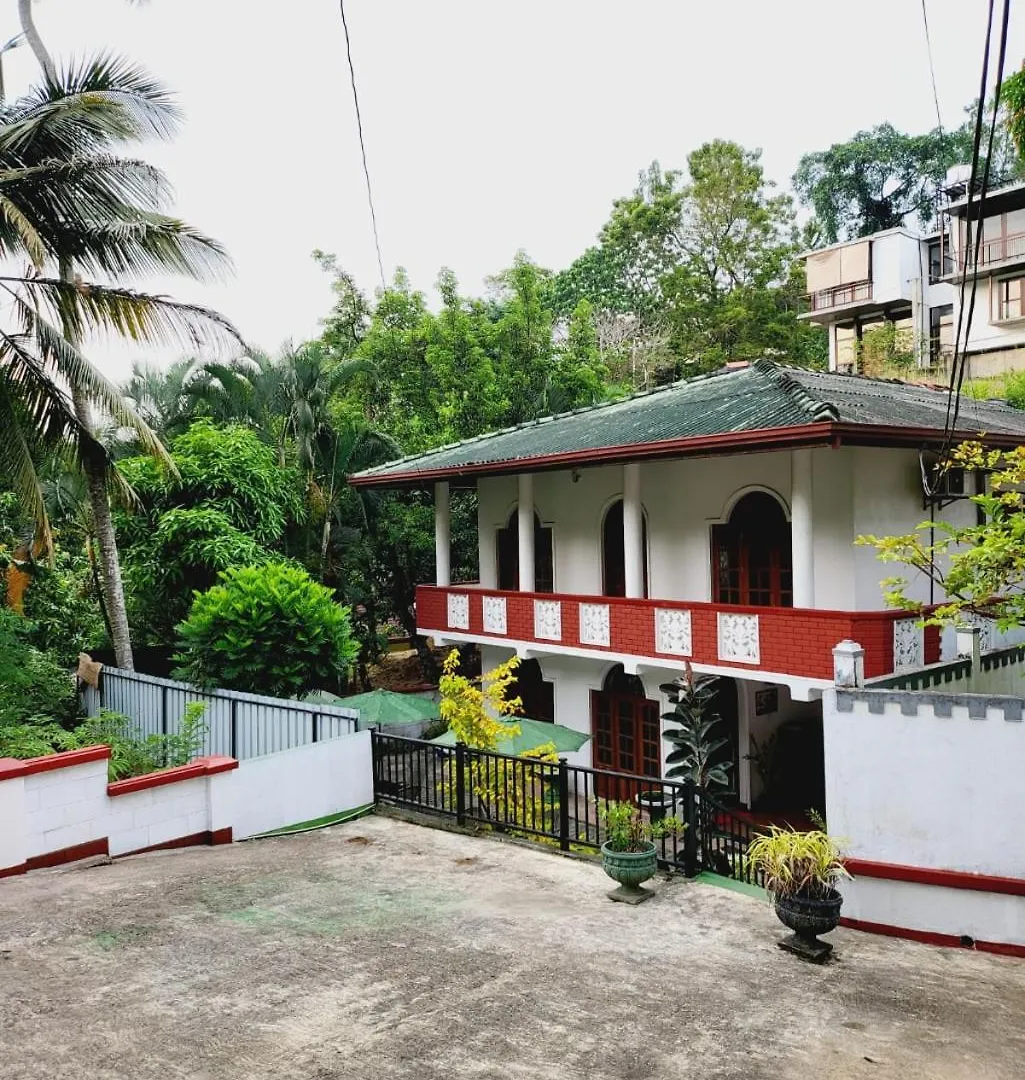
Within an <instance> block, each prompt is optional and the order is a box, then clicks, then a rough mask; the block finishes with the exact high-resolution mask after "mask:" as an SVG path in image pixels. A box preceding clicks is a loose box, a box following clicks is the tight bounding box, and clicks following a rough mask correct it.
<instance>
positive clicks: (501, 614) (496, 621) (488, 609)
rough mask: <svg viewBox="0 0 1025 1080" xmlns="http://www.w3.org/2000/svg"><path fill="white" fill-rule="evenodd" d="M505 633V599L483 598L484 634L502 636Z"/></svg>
mask: <svg viewBox="0 0 1025 1080" xmlns="http://www.w3.org/2000/svg"><path fill="white" fill-rule="evenodd" d="M505 632H506V617H505V597H504V596H485V597H484V633H485V634H504V633H505Z"/></svg>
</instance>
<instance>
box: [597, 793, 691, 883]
mask: <svg viewBox="0 0 1025 1080" xmlns="http://www.w3.org/2000/svg"><path fill="white" fill-rule="evenodd" d="M599 814H600V816H601V820H602V821H603V822H604V824H605V842H604V843H603V844H602V846H601V865H602V869H603V870H604V871H605V873H606V874H608V875H609V877H610V878H612V880H613V881H618V882H619V888H618V889H613V890H612V892H610V893H609V899H610V900H618V901H621V902H623V903H627V904H639V903H640V902H641V901H642V900H647V899H648V898H649V897H650V896H653V895H654V893H652V892H651V891H650V890H649V889H642V888H641V883H642V882H644V881H647V880H648V879H649V878H651V877H654V876H655V871H656V870H657V869H658V851H657V849H656V847H655V841H656V840H661V839H662V837H664V836H668V835H670V834H672V835H676V834H678V833H680V832H682V831H683V829H684V828H685V826H684V824H683V822H681V821H678V820H677V819H676V818H674V817H663V818H662V819H661V820H659V821H645V820H644V819H643V818H642V817H641V815H640V812H639V811H638V809H637V808H636V807H635V806H631V805H630V803H623V802H610V803H609V804H608V805H607V806H605V807H604V809H602V810H600V811H599Z"/></svg>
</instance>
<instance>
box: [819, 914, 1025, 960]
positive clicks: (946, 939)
mask: <svg viewBox="0 0 1025 1080" xmlns="http://www.w3.org/2000/svg"><path fill="white" fill-rule="evenodd" d="M840 925H841V926H846V927H847V928H848V929H849V930H862V931H864V932H865V933H867V934H882V935H883V936H884V937H898V938H906V939H907V940H908V941H920V942H922V943H923V944H924V945H942V946H945V947H946V948H951V949H976V950H978V951H979V952H989V953H997V954H998V955H1000V956H1018V957H1022V958H1023V959H1025V945H1014V944H1010V943H1008V942H1003V941H978V940H976V939H973V938H967V939H966V938H960V937H958V936H957V935H956V934H940V933H937V932H935V931H932V930H913V929H911V928H910V927H906V926H889V925H887V924H886V923H877V922H868V921H867V920H865V919H848V918H847V917H846V916H842V917H841V919H840Z"/></svg>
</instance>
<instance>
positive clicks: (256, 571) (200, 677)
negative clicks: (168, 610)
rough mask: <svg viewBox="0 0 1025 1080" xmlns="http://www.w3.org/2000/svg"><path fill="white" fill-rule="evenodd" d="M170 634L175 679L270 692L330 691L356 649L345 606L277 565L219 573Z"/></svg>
mask: <svg viewBox="0 0 1025 1080" xmlns="http://www.w3.org/2000/svg"><path fill="white" fill-rule="evenodd" d="M178 631H179V635H180V642H179V644H180V652H179V654H178V656H177V660H178V662H179V663H180V664H181V670H180V672H179V674H180V676H181V677H182V678H183V679H185V680H186V681H188V682H191V683H193V684H195V685H197V686H216V687H222V688H224V689H229V690H247V691H250V692H252V693H257V694H267V695H270V696H272V697H283V698H288V697H297V696H300V695H302V694H304V693H307V692H308V691H310V690H313V689H316V688H318V687H323V688H324V689H335V688H337V687H338V685H339V683H340V682H341V681H343V680H344V679H345V677H346V675H347V672H348V669H349V666H350V665H351V663H352V661H353V660H355V658H356V653H357V651H358V646H357V645H356V643H355V641H354V640H353V637H352V627H351V624H350V621H349V609H348V608H344V607H342V606H341V605H339V604H337V603H335V601H334V598H333V592H332V590H331V589H327V588H325V587H324V586H323V585H319V584H317V583H316V582H315V581H313V580H312V579H311V578H310V577H309V575H308V574H307V573H306V572H305V571H304V570H302V569H300V568H298V567H295V566H290V565H287V564H283V563H267V564H266V565H264V566H259V567H235V568H233V569H231V570H226V571H224V572H223V573H222V574H221V575H220V582H219V584H217V585H215V586H214V587H213V588H211V589H209V590H207V591H206V592H205V593H200V594H199V595H198V596H197V597H196V598H195V601H194V602H193V605H192V611H191V613H190V614H189V617H188V618H187V619H186V620H185V622H183V623H182V624H181V626H179V628H178Z"/></svg>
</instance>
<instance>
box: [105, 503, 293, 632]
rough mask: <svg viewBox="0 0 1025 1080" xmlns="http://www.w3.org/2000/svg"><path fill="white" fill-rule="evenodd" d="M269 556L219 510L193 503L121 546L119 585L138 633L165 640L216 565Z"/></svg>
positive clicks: (164, 516)
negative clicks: (122, 578) (126, 596)
mask: <svg viewBox="0 0 1025 1080" xmlns="http://www.w3.org/2000/svg"><path fill="white" fill-rule="evenodd" d="M271 557H272V556H271V554H270V553H269V552H268V551H267V550H266V549H265V548H263V547H261V546H260V545H259V544H258V543H257V542H256V540H254V539H253V537H252V536H250V535H249V534H248V533H245V532H242V531H241V530H239V529H236V528H235V526H234V525H233V524H232V523H231V521H230V519H229V518H228V516H227V515H226V514H224V513H222V512H221V511H220V510H214V509H211V508H207V507H202V506H197V507H192V508H190V509H175V510H168V511H166V512H165V513H163V514H161V515H160V516H159V517H158V518H157V519H156V526H155V528H154V529H153V531H152V533H151V534H150V535H149V536H148V537H146V538H142V539H140V540H139V542H138V543H136V544H134V545H132V546H131V547H130V548H128V549H126V557H125V585H126V588H127V590H128V593H129V596H130V597H131V613H132V618H133V622H135V623H136V624H137V625H138V626H139V628H140V633H139V637H140V638H148V639H150V640H152V641H154V642H167V641H171V640H172V639H173V636H174V628H175V627H176V626H177V625H178V623H180V622H181V621H182V620H183V619H184V618H186V616H187V615H188V613H189V609H190V608H191V607H192V600H193V597H194V596H195V594H196V593H197V592H203V591H205V590H206V589H209V588H210V587H211V586H212V585H214V584H215V583H216V581H217V577H218V575H219V574H220V572H221V571H222V570H228V569H230V568H231V567H233V566H258V565H260V564H261V563H264V562H267V561H268V559H270V558H271Z"/></svg>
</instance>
